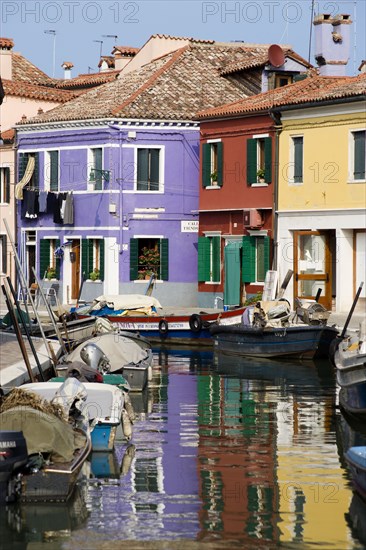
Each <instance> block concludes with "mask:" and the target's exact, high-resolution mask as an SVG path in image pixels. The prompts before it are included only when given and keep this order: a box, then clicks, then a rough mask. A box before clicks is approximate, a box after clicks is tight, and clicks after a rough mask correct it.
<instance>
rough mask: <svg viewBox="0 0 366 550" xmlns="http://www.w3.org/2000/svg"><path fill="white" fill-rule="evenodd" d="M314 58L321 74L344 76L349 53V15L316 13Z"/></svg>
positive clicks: (350, 22) (314, 22)
mask: <svg viewBox="0 0 366 550" xmlns="http://www.w3.org/2000/svg"><path fill="white" fill-rule="evenodd" d="M313 24H314V26H315V59H316V62H317V64H318V67H319V74H321V75H322V76H345V75H346V65H347V63H348V61H349V54H350V33H351V24H352V21H351V16H350V15H346V14H339V15H335V16H332V15H330V14H328V13H322V14H319V15H316V16H315V18H314V21H313Z"/></svg>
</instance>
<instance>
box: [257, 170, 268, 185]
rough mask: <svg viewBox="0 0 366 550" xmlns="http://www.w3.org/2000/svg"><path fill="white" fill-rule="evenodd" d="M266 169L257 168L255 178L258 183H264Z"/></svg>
mask: <svg viewBox="0 0 366 550" xmlns="http://www.w3.org/2000/svg"><path fill="white" fill-rule="evenodd" d="M265 177H266V171H265V169H264V168H259V169H258V170H257V180H258V183H265V181H266V179H265Z"/></svg>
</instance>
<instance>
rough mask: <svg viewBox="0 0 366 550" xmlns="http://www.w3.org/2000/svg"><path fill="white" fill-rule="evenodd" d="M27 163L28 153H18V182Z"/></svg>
mask: <svg viewBox="0 0 366 550" xmlns="http://www.w3.org/2000/svg"><path fill="white" fill-rule="evenodd" d="M27 164H28V154H27V153H20V154H19V157H18V182H19V181H20V180H21V179H22V177H23V176H24V172H25V169H26V168H27Z"/></svg>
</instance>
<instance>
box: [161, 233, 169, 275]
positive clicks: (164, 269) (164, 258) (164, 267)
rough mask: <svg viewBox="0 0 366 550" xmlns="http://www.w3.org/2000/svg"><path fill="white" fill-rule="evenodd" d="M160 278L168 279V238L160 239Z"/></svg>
mask: <svg viewBox="0 0 366 550" xmlns="http://www.w3.org/2000/svg"><path fill="white" fill-rule="evenodd" d="M160 278H161V279H162V280H163V281H167V280H168V279H169V239H161V240H160Z"/></svg>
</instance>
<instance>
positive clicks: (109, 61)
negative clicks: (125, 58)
mask: <svg viewBox="0 0 366 550" xmlns="http://www.w3.org/2000/svg"><path fill="white" fill-rule="evenodd" d="M103 61H105V62H106V63H107V66H108V67H109V68H110V69H112V68H113V69H114V57H113V56H112V55H102V57H101V58H100V61H99V63H98V67H101V66H102V63H103Z"/></svg>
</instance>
